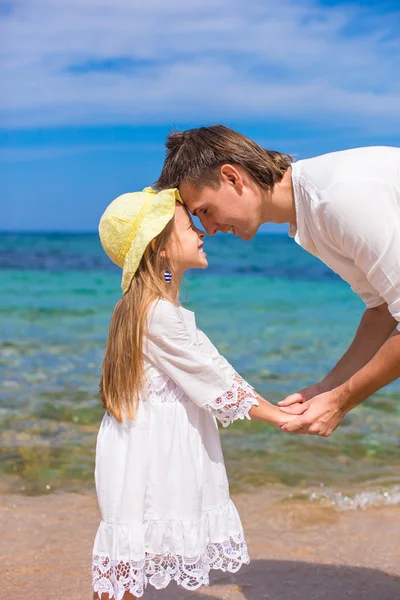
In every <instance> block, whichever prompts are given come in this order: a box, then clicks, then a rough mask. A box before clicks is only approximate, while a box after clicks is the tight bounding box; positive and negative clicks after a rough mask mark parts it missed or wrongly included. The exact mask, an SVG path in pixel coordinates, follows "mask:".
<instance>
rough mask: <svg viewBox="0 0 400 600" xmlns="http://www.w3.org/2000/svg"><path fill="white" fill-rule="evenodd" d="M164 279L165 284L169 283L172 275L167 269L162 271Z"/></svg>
mask: <svg viewBox="0 0 400 600" xmlns="http://www.w3.org/2000/svg"><path fill="white" fill-rule="evenodd" d="M164 279H165V282H166V283H171V279H172V275H171V271H168V269H165V271H164Z"/></svg>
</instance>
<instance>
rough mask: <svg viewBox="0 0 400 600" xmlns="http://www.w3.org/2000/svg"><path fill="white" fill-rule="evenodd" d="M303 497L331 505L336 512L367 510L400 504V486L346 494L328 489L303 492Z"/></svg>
mask: <svg viewBox="0 0 400 600" xmlns="http://www.w3.org/2000/svg"><path fill="white" fill-rule="evenodd" d="M302 495H304V496H306V497H308V499H309V500H311V501H313V502H319V503H321V504H325V505H330V506H332V507H333V508H335V509H336V510H339V511H342V510H359V509H361V510H365V509H366V508H371V507H381V506H395V505H397V504H400V485H395V486H393V487H391V488H388V489H376V490H369V491H362V492H356V493H354V494H345V493H343V492H335V491H332V490H328V489H321V490H318V491H310V490H303V491H302Z"/></svg>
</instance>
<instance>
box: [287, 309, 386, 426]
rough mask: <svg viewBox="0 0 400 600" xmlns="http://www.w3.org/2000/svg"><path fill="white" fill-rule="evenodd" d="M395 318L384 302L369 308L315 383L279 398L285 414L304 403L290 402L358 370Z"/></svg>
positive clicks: (304, 398) (296, 411) (333, 385)
mask: <svg viewBox="0 0 400 600" xmlns="http://www.w3.org/2000/svg"><path fill="white" fill-rule="evenodd" d="M396 325H397V321H396V320H395V319H394V318H393V317H392V315H391V314H390V312H389V310H388V306H387V304H386V302H385V303H384V304H381V305H380V306H377V307H376V308H368V309H367V310H366V311H365V312H364V314H363V316H362V318H361V321H360V324H359V326H358V329H357V332H356V335H355V337H354V339H353V341H352V343H351V345H350V346H349V348H348V350H346V352H345V353H344V355H343V356H342V358H341V359H340V360H339V362H338V363H337V364H336V365H335V366H334V367H333V369H332V370H331V371H330V372H329V373H328V374H327V375H326V376H325V377H324V379H322V380H321V381H320V382H318V383H317V384H313V385H311V386H309V387H307V388H304V389H303V390H300V391H299V392H296V393H295V394H291V395H290V396H288V397H287V398H285V399H284V400H281V401H280V402H278V406H279V407H280V408H281V409H282V410H283V412H286V413H288V414H301V413H302V412H304V407H302V406H298V405H297V406H293V405H296V404H298V403H303V402H305V401H307V400H310V399H311V398H313V397H314V396H317V395H318V394H321V393H322V392H328V391H330V390H332V389H334V388H336V387H338V386H339V385H341V384H342V383H344V382H345V381H347V380H348V379H349V378H350V377H351V376H352V375H354V373H356V372H357V371H359V370H360V369H361V368H362V367H363V366H364V365H365V364H366V363H367V362H368V361H370V360H371V358H372V357H373V356H375V354H376V353H377V352H378V350H379V348H381V347H382V345H383V344H384V343H385V342H386V340H387V339H388V338H389V337H390V335H391V334H392V333H393V332H394V330H395V327H396Z"/></svg>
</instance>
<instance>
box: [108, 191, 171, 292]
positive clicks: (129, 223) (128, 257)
mask: <svg viewBox="0 0 400 600" xmlns="http://www.w3.org/2000/svg"><path fill="white" fill-rule="evenodd" d="M176 201H178V202H181V203H182V204H183V202H182V199H181V197H180V195H179V192H178V190H177V188H173V189H169V190H162V191H161V192H156V191H155V190H153V188H151V187H146V188H144V190H143V191H142V192H132V193H128V194H122V196H118V198H116V199H115V200H113V201H112V202H111V203H110V204H109V205H108V206H107V208H106V210H105V211H104V213H103V215H102V217H101V219H100V223H99V236H100V242H101V245H102V246H103V249H104V251H105V252H106V254H108V256H109V257H110V258H111V260H112V261H113V262H114V263H115V264H116V265H118V266H119V267H121V269H122V282H121V287H122V292H123V294H125V293H126V292H127V291H128V290H129V286H130V284H131V281H132V278H133V276H134V274H135V273H136V270H137V268H138V266H139V263H140V261H141V259H142V256H143V254H144V251H145V250H146V248H147V246H148V245H149V244H150V242H151V241H152V240H153V239H154V238H155V237H156V236H157V235H158V234H159V233H161V232H162V230H163V229H164V228H165V226H166V225H167V223H168V222H169V221H170V220H171V219H172V217H173V216H174V213H175V202H176Z"/></svg>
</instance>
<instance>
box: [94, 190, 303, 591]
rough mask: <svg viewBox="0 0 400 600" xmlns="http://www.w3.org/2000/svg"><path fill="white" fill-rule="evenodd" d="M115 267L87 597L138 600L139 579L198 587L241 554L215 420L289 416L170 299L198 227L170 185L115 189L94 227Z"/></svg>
mask: <svg viewBox="0 0 400 600" xmlns="http://www.w3.org/2000/svg"><path fill="white" fill-rule="evenodd" d="M99 234H100V239H101V243H102V245H103V248H104V249H105V251H106V252H107V254H108V255H109V257H110V258H111V259H112V260H113V261H114V262H116V263H117V264H118V265H119V266H121V267H122V269H123V277H122V290H123V293H124V294H123V296H122V298H121V299H120V300H119V302H118V303H117V305H116V307H115V309H114V312H113V315H112V317H111V322H110V329H109V336H108V340H107V344H106V350H105V356H104V362H103V370H102V377H101V383H100V392H101V396H102V401H103V405H104V407H105V409H106V413H105V415H104V417H103V420H102V423H101V426H100V430H99V433H98V437H97V447H96V467H95V482H96V489H97V497H98V502H99V506H100V511H101V519H102V520H101V523H100V526H99V529H98V531H97V535H96V539H95V542H94V548H93V569H92V572H93V589H94V599H96V600H108V599H110V598H115V600H121V599H122V598H124V600H127V599H128V598H129V599H132V598H140V597H141V596H142V595H143V592H144V589H145V587H146V586H147V585H148V584H151V585H153V586H154V587H155V588H157V589H162V588H165V587H166V586H167V585H168V584H169V583H170V581H172V580H174V581H176V583H178V584H179V585H182V587H184V588H186V589H188V590H194V589H196V588H198V587H200V586H201V585H208V582H209V571H210V569H221V570H222V571H230V572H236V571H237V570H238V569H239V568H240V567H241V565H242V564H247V563H248V562H249V555H248V551H247V546H246V542H245V539H244V536H243V529H242V525H241V522H240V518H239V515H238V513H237V511H236V508H235V506H234V504H233V502H232V500H231V499H230V497H229V487H228V481H227V477H226V472H225V466H224V459H223V456H222V451H221V445H220V439H219V433H218V427H217V422H216V418H217V419H219V421H220V422H221V423H222V425H223V426H224V427H226V426H227V425H229V424H230V423H231V422H232V421H234V420H235V419H243V418H244V417H247V418H250V417H251V418H254V419H259V420H262V421H266V422H270V423H274V424H276V425H278V426H279V425H281V424H282V423H283V422H287V421H288V420H289V419H291V418H295V417H291V416H290V415H284V414H283V413H282V412H281V411H280V410H279V409H278V408H276V407H274V406H273V405H271V404H270V403H269V402H267V401H266V400H264V399H263V398H261V397H260V396H259V395H258V394H257V393H256V392H255V391H254V389H253V388H252V387H251V386H250V385H249V384H248V383H247V382H246V381H244V380H243V379H242V378H241V377H240V375H238V373H236V372H235V370H234V369H233V368H232V367H231V366H230V364H229V363H228V362H227V361H226V360H225V358H223V357H222V356H221V355H220V354H219V353H218V351H217V349H216V348H215V347H214V346H213V345H212V343H211V342H210V340H209V339H208V338H207V337H206V335H205V334H204V333H203V332H202V331H201V330H200V329H197V327H196V321H195V316H194V313H193V312H191V311H189V310H187V309H185V308H183V306H181V305H180V304H179V299H178V298H179V284H180V282H181V279H182V277H183V275H184V273H185V271H186V270H187V269H193V268H199V269H204V268H206V267H207V258H206V254H205V253H204V251H203V239H204V233H203V232H202V231H200V230H198V229H197V228H196V227H195V226H194V224H193V222H192V220H191V217H190V214H189V213H188V211H187V210H186V208H185V207H184V206H183V205H182V204H181V200H180V197H179V193H178V190H165V191H162V192H160V193H158V194H157V193H156V192H154V190H152V189H151V188H146V189H145V190H143V192H138V193H133V194H124V195H122V196H120V197H119V198H117V199H116V200H114V201H113V202H112V203H111V204H110V205H109V206H108V208H107V209H106V211H105V213H104V215H103V216H102V218H101V221H100V225H99Z"/></svg>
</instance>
